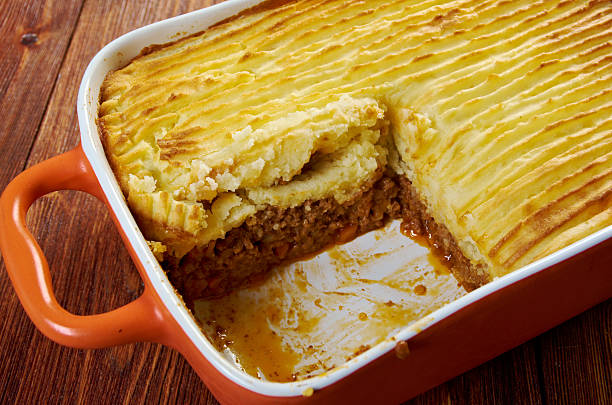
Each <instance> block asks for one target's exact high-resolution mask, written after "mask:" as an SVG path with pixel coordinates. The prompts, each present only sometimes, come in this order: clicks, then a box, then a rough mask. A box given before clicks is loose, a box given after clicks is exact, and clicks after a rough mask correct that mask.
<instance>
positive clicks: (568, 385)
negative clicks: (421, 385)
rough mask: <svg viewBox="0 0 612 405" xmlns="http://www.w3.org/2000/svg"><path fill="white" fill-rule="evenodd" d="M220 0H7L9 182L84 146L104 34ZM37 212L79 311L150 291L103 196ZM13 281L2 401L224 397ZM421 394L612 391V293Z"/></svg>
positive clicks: (174, 357)
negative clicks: (85, 83)
mask: <svg viewBox="0 0 612 405" xmlns="http://www.w3.org/2000/svg"><path fill="white" fill-rule="evenodd" d="M212 3H215V1H206V0H168V1H163V0H151V1H146V0H133V1H126V2H121V1H112V0H30V1H21V0H4V1H2V2H1V3H0V18H1V21H2V25H1V27H0V34H1V37H2V39H3V44H2V47H1V48H0V55H1V58H0V117H1V118H0V151H1V152H0V156H1V159H0V190H2V189H4V187H5V186H6V184H8V182H9V181H10V180H11V179H12V178H13V177H14V176H15V175H16V174H18V173H19V172H20V171H22V170H23V169H25V168H27V167H29V166H31V165H34V164H36V163H38V162H41V161H42V160H45V159H48V158H50V157H52V156H55V155H57V154H59V153H61V152H65V151H67V150H69V149H71V148H72V147H74V146H76V145H77V143H78V139H79V131H78V124H77V117H76V108H75V105H76V96H77V90H78V85H79V82H80V79H81V76H82V75H83V72H84V70H85V68H86V66H87V64H88V62H89V60H90V59H91V58H92V57H93V56H94V55H95V53H96V52H97V51H98V50H99V49H100V48H102V46H104V45H105V44H106V43H108V42H109V41H111V40H112V39H113V38H115V37H117V36H119V35H121V34H123V33H125V32H127V31H130V30H132V29H134V28H137V27H140V26H142V25H145V24H149V23H152V22H154V21H157V20H161V19H164V18H167V17H171V16H174V15H178V14H182V13H185V12H188V11H191V10H195V9H198V8H202V7H205V6H208V5H210V4H212ZM28 222H29V225H30V227H31V229H32V231H33V233H34V234H35V235H36V237H37V238H38V240H39V241H40V243H41V246H42V248H43V250H44V251H45V253H46V254H47V258H48V261H49V263H50V266H51V268H52V273H53V283H54V286H55V289H56V292H57V295H58V299H59V300H60V302H61V304H63V305H64V306H65V307H66V308H67V309H68V310H70V311H73V312H74V313H77V314H93V313H99V312H103V311H107V310H110V309H112V308H115V307H117V306H119V305H123V304H125V303H127V302H129V301H131V300H133V299H134V298H135V297H137V296H138V294H139V293H140V291H141V288H142V285H141V282H140V279H139V277H138V274H137V272H136V271H135V268H134V266H133V265H132V263H131V261H130V258H129V257H128V255H127V253H126V251H125V249H124V248H123V246H122V242H121V241H120V239H119V236H118V233H117V231H116V230H115V229H114V226H113V225H112V223H111V220H110V218H109V215H108V213H107V212H106V209H105V208H104V207H103V206H102V204H101V203H99V202H98V201H96V200H95V199H94V198H93V197H90V196H87V195H85V194H82V193H76V192H62V193H54V194H52V195H49V196H48V197H45V198H44V199H41V200H39V201H38V202H37V203H36V204H35V205H34V207H33V208H32V210H31V211H30V213H29V216H28ZM0 232H1V230H0ZM611 276H612V275H611ZM0 292H1V296H2V297H3V298H4V299H3V300H2V301H1V302H0V332H1V333H0V403H3V404H4V403H18V404H39V403H47V404H59V403H61V404H73V403H86V404H95V403H107V404H117V403H147V404H150V403H178V404H187V403H193V404H205V403H206V404H214V403H216V401H215V399H214V398H213V397H212V396H211V395H210V393H209V392H208V391H207V389H206V387H205V386H204V384H202V382H201V381H200V380H199V379H198V377H197V376H196V374H195V373H194V372H193V371H192V370H191V368H190V367H189V365H188V364H187V363H186V362H185V360H183V358H182V357H181V356H179V355H178V354H177V353H176V352H174V351H172V350H170V349H168V348H165V347H162V346H159V345H155V344H147V343H142V344H135V345H129V346H125V347H117V348H113V349H107V350H74V349H69V348H65V347H61V346H59V345H57V344H55V343H53V342H51V341H50V340H48V339H46V338H45V337H43V336H42V335H41V334H40V333H39V332H38V331H37V330H36V329H35V328H34V326H33V325H32V323H31V322H30V321H29V319H28V318H27V317H26V315H25V313H24V312H23V310H22V308H21V306H20V304H19V302H18V300H17V298H16V296H15V293H14V291H13V289H12V287H11V284H10V282H9V280H8V277H7V275H6V272H5V271H4V264H3V263H2V262H0ZM409 403H411V404H421V403H433V404H438V403H445V404H446V403H448V404H492V403H509V404H522V403H534V404H560V403H576V404H597V403H598V404H610V403H612V300H608V301H607V302H605V303H602V304H600V305H599V306H597V307H595V308H593V309H591V310H589V311H587V312H586V313H584V314H582V315H580V316H578V317H576V318H574V319H572V320H570V321H568V322H566V323H565V324H563V325H561V326H559V327H557V328H555V329H553V330H551V331H549V332H547V333H545V334H543V335H542V336H539V337H537V338H536V339H533V340H532V341H530V342H528V343H526V344H524V345H522V346H520V347H518V348H516V349H514V350H512V351H510V352H508V353H506V354H504V355H502V356H500V357H498V358H496V359H494V360H493V361H490V362H489V363H486V364H484V365H482V366H480V367H478V368H477V369H475V370H472V371H470V372H468V373H466V374H464V375H462V376H459V377H457V378H455V379H454V380H451V381H449V382H447V383H445V384H443V385H441V386H439V387H437V388H435V389H433V390H431V391H429V392H427V393H425V394H423V395H421V396H419V397H418V398H415V399H413V400H412V401H410V402H409Z"/></svg>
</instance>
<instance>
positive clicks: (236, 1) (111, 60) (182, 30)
mask: <svg viewBox="0 0 612 405" xmlns="http://www.w3.org/2000/svg"><path fill="white" fill-rule="evenodd" d="M259 2H260V0H229V1H227V2H224V3H222V4H218V5H215V6H212V7H209V8H206V9H202V10H199V11H195V12H192V13H189V14H185V15H181V16H178V17H174V18H170V19H167V20H164V21H161V22H158V23H155V24H152V25H149V26H146V27H143V28H140V29H137V30H135V31H132V32H130V33H127V34H125V35H123V36H121V37H120V38H118V39H116V40H114V41H113V42H111V43H110V44H108V45H107V46H105V47H104V48H103V49H102V50H101V51H100V52H99V53H98V54H97V55H96V56H95V57H94V58H93V59H92V61H91V62H90V64H89V66H88V68H87V70H86V72H85V75H84V76H83V80H82V82H81V86H80V89H79V95H78V101H77V109H78V117H79V126H80V129H81V142H82V146H83V150H84V151H85V154H86V155H87V158H88V160H89V161H90V163H91V165H92V167H93V169H94V172H95V174H96V176H97V178H98V180H99V182H100V184H101V186H102V189H103V190H104V192H105V194H106V196H107V198H108V200H109V203H110V205H111V207H112V209H113V211H114V212H115V214H116V216H117V219H118V220H119V223H120V224H121V226H122V228H123V230H124V231H125V234H126V235H127V237H128V239H129V241H130V243H131V244H132V246H133V247H134V250H135V252H136V254H137V255H138V258H139V260H140V261H141V262H142V264H143V265H144V268H145V269H146V272H147V275H148V277H149V279H150V281H151V283H152V285H153V287H154V288H155V290H156V291H157V293H158V294H159V296H160V297H161V299H162V301H163V302H164V303H165V305H166V307H167V308H168V310H169V311H170V313H171V314H172V315H173V316H174V318H175V319H176V320H177V322H178V323H179V324H180V326H181V327H182V328H183V330H184V331H185V333H186V334H187V335H188V336H189V338H190V339H191V340H192V341H193V342H194V344H195V345H196V347H197V348H198V349H199V350H200V352H201V353H202V355H203V356H204V357H205V358H206V359H207V360H208V361H209V362H210V363H212V364H213V365H214V366H215V367H216V368H217V369H218V370H219V371H220V372H221V373H222V374H223V375H224V376H226V377H227V378H229V379H230V380H232V381H234V382H235V383H237V384H239V385H241V386H243V387H245V388H247V389H250V390H252V391H254V392H257V393H259V394H263V395H269V396H279V397H282V396H298V395H301V394H302V392H303V391H304V390H305V389H306V388H309V387H311V388H314V389H315V390H316V389H321V388H323V387H325V386H328V385H330V384H332V383H334V382H336V381H338V380H340V379H341V378H343V377H345V376H347V375H348V374H350V373H352V372H354V371H355V370H357V369H358V368H360V367H362V366H363V365H365V364H367V363H369V362H371V361H373V360H375V359H376V358H378V357H380V356H382V355H383V354H385V353H387V352H388V351H390V350H392V349H393V347H394V346H395V342H396V341H398V340H408V339H410V338H411V337H413V336H414V335H416V334H417V333H419V332H420V331H422V330H424V329H425V328H427V327H430V326H431V325H433V324H435V323H437V322H439V321H440V320H442V319H444V318H446V317H448V316H450V315H452V314H453V313H455V312H457V311H458V310H460V309H461V308H463V307H465V306H467V305H469V304H470V303H472V302H474V301H477V300H479V299H481V298H483V297H484V296H487V295H489V294H491V293H493V292H495V291H497V290H499V289H502V288H504V287H506V286H507V285H509V284H512V283H514V282H517V281H518V280H521V279H523V278H525V277H528V276H530V275H532V274H534V273H537V272H539V271H541V270H543V269H545V268H547V267H550V266H552V265H554V264H556V263H558V262H560V261H563V260H565V259H567V258H569V257H571V256H574V255H576V254H578V253H580V252H582V251H584V250H586V249H588V248H590V247H591V246H594V245H596V244H598V243H600V242H602V241H604V240H606V239H608V238H610V237H612V227H608V228H606V229H603V230H601V231H599V232H596V233H594V234H592V235H590V236H589V237H587V238H585V239H583V240H581V241H579V242H576V243H574V244H573V245H571V246H568V247H567V248H565V249H562V250H560V251H558V252H556V253H554V254H552V255H550V256H548V257H546V258H544V259H542V260H539V261H537V262H534V263H532V264H530V265H528V266H525V267H524V268H522V269H520V270H517V271H515V272H513V273H511V274H508V275H506V276H504V277H501V278H499V279H497V280H495V281H493V282H491V283H489V284H487V285H485V286H484V287H481V288H479V289H477V290H476V291H473V292H471V293H469V294H467V295H465V296H463V297H461V298H459V299H458V300H456V301H453V302H452V303H450V304H448V305H446V306H444V307H442V308H441V309H439V310H437V311H435V312H433V313H432V314H430V315H429V316H427V317H425V318H423V319H422V320H421V321H419V322H416V323H415V324H412V325H410V326H408V327H406V328H404V329H402V330H401V331H399V332H398V333H397V334H396V335H394V336H393V337H392V338H390V339H387V340H385V341H383V342H381V343H380V344H378V345H376V346H375V347H373V348H371V349H370V350H368V351H366V352H364V353H363V354H361V355H359V356H357V357H355V358H353V359H352V360H350V361H348V362H347V363H345V364H344V365H343V366H341V367H338V368H336V369H334V370H332V371H331V372H329V373H325V374H323V375H320V376H316V377H312V378H309V379H306V380H302V381H298V382H291V383H273V382H268V381H262V380H259V379H257V378H254V377H252V376H250V375H248V374H246V373H244V372H242V371H240V370H239V369H238V368H236V367H235V366H234V364H232V363H231V362H230V361H229V360H228V359H227V358H226V357H224V356H223V355H222V354H221V353H219V352H218V351H217V350H216V349H215V348H214V347H213V346H212V345H211V343H210V342H209V341H208V339H207V338H206V337H205V336H204V334H203V333H202V331H201V330H200V328H199V327H198V325H197V324H196V323H195V322H194V320H193V318H192V317H191V316H190V314H189V313H188V312H187V310H186V309H185V308H184V306H183V305H182V303H181V300H180V298H179V297H177V295H176V294H175V293H174V290H173V289H172V287H171V286H170V283H169V281H168V279H167V277H166V275H165V273H164V272H163V270H162V269H161V267H160V266H159V264H158V263H157V261H156V260H155V258H154V257H153V254H152V253H151V251H150V250H149V248H148V246H147V244H146V242H145V239H144V237H143V236H142V234H141V233H140V230H139V229H138V226H137V225H136V222H135V221H134V219H133V217H132V215H131V214H130V211H129V209H128V207H127V205H126V203H125V200H124V198H123V195H122V193H121V190H120V189H119V186H118V184H117V182H116V180H115V178H114V175H113V173H112V171H111V169H110V166H109V165H108V162H107V161H106V158H105V155H104V150H103V148H102V144H101V142H100V138H99V135H98V131H97V126H96V116H97V109H98V95H99V88H100V86H101V84H102V81H103V80H104V77H105V76H106V74H107V73H108V72H109V71H111V70H114V69H116V68H118V67H121V66H123V65H125V64H126V63H127V62H129V61H130V60H131V59H132V58H134V57H135V56H136V55H138V53H139V52H140V51H141V49H142V48H144V47H146V46H148V45H151V44H162V43H166V42H170V41H173V40H176V39H177V38H178V36H182V35H189V34H192V33H195V32H199V31H202V30H204V29H205V28H207V27H208V26H210V25H212V24H214V23H216V22H219V21H221V20H223V19H225V18H228V17H230V16H232V15H235V14H236V13H238V12H239V11H241V10H243V9H246V8H248V7H250V6H252V5H254V4H257V3H259ZM406 361H410V360H409V359H407V360H406Z"/></svg>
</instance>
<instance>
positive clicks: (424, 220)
mask: <svg viewBox="0 0 612 405" xmlns="http://www.w3.org/2000/svg"><path fill="white" fill-rule="evenodd" d="M400 218H402V219H403V220H404V223H405V224H406V225H407V226H408V227H410V229H411V230H412V231H414V232H416V233H417V234H420V235H422V236H425V237H426V238H427V239H428V240H429V241H430V243H431V244H432V247H433V248H434V251H435V253H436V254H438V255H439V256H440V257H441V258H443V259H444V260H446V262H447V264H448V265H449V267H450V269H451V270H452V271H453V273H454V275H455V276H456V277H457V279H458V280H459V282H460V283H461V284H463V285H464V287H465V288H466V289H468V290H471V289H474V288H477V287H479V286H480V285H482V284H484V283H486V282H487V281H488V280H487V279H486V276H482V274H486V272H483V271H482V269H479V268H477V266H474V265H472V263H471V262H470V261H469V260H468V259H466V258H465V256H463V254H462V253H461V251H460V249H459V247H458V246H457V244H456V242H455V240H454V238H453V237H452V236H451V234H450V233H449V232H448V230H447V229H446V227H444V226H442V225H438V224H437V223H436V222H435V221H434V220H433V218H432V217H431V216H430V215H428V214H427V210H426V207H425V206H424V205H423V203H421V201H420V200H419V198H418V197H417V194H416V192H415V190H414V188H413V187H412V184H411V183H410V181H409V180H407V179H406V178H400V177H397V176H396V175H394V174H391V173H385V174H383V175H382V176H381V175H380V174H379V175H378V176H377V178H375V179H373V180H372V181H371V182H369V183H368V184H366V185H365V186H364V187H363V188H362V190H361V191H360V192H359V193H358V194H357V195H356V196H355V197H353V198H352V199H351V200H350V201H348V202H345V203H344V204H339V203H338V202H337V201H336V200H335V199H334V198H326V199H323V200H318V201H306V202H305V203H303V204H302V205H300V206H298V207H295V208H279V207H272V206H268V207H267V208H265V209H263V210H261V211H259V212H258V213H257V214H255V215H254V216H252V217H250V218H248V219H247V220H246V221H245V222H244V223H243V224H242V225H241V226H240V227H238V228H235V229H233V230H231V231H230V232H228V233H227V234H226V236H225V238H223V239H217V240H215V241H212V242H210V243H209V244H208V245H206V246H203V247H197V248H194V249H193V250H191V251H190V252H189V253H187V255H185V256H184V257H183V258H182V259H181V260H180V261H170V260H168V261H166V262H164V263H163V267H164V269H166V270H167V272H168V277H169V278H170V281H171V282H172V283H173V285H174V286H175V287H176V288H177V290H178V291H179V292H180V293H181V294H182V295H183V298H184V300H185V302H186V303H187V304H188V305H191V304H192V303H193V301H194V300H196V299H199V298H208V297H214V296H220V295H224V294H226V293H228V292H230V291H232V290H234V289H236V288H238V287H240V286H241V285H243V284H245V283H248V282H249V281H253V280H256V279H258V278H261V277H262V276H264V275H265V274H267V273H268V272H269V271H270V270H271V269H272V268H273V267H275V266H278V265H279V264H282V263H287V262H292V261H295V260H299V259H302V258H304V257H307V256H310V255H312V254H314V253H317V252H319V251H321V250H323V249H324V248H326V247H328V246H330V245H333V244H337V243H344V242H347V241H349V240H351V239H353V238H354V237H356V236H359V235H361V234H363V233H366V232H369V231H371V230H374V229H377V228H381V227H382V226H384V225H385V223H386V222H387V221H389V220H391V219H400Z"/></svg>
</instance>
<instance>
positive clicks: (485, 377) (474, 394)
mask: <svg viewBox="0 0 612 405" xmlns="http://www.w3.org/2000/svg"><path fill="white" fill-rule="evenodd" d="M536 359H537V347H536V342H535V341H530V342H528V343H525V344H524V345H522V346H520V347H517V348H516V349H514V350H511V351H509V352H507V353H504V354H503V355H501V356H499V357H497V358H495V359H493V360H491V361H489V362H488V363H485V364H483V365H481V366H479V367H477V368H475V369H473V370H471V371H468V372H467V373H465V374H463V375H461V376H459V377H457V378H455V379H453V380H451V381H449V382H447V383H445V384H442V385H440V386H438V387H436V388H434V389H432V390H430V391H428V392H426V393H424V394H422V395H420V396H418V397H417V398H415V399H413V400H411V401H408V402H407V403H406V405H408V404H409V405H426V404H457V405H458V404H465V405H469V404H537V405H539V404H541V403H542V402H541V394H540V385H539V379H538V367H537V361H536Z"/></svg>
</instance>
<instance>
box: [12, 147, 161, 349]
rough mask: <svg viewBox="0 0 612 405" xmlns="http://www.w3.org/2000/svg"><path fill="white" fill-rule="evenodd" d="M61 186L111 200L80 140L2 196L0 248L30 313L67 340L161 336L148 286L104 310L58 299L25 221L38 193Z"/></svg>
mask: <svg viewBox="0 0 612 405" xmlns="http://www.w3.org/2000/svg"><path fill="white" fill-rule="evenodd" d="M59 190H78V191H84V192H86V193H89V194H91V195H93V196H95V197H97V198H98V199H99V200H101V201H103V202H104V203H107V201H106V197H105V196H104V193H103V192H102V189H101V187H100V185H99V184H98V181H97V178H96V176H95V174H94V173H93V170H92V168H91V166H90V165H89V162H88V161H87V158H86V157H85V154H84V153H83V151H82V149H81V147H80V145H79V146H77V147H76V148H75V149H73V150H71V151H69V152H66V153H64V154H62V155H59V156H56V157H53V158H51V159H49V160H46V161H44V162H42V163H40V164H38V165H36V166H33V167H31V168H29V169H27V170H25V171H24V172H23V173H21V174H19V175H18V176H17V177H16V178H15V179H14V180H13V181H12V182H11V183H10V184H9V185H8V186H7V187H6V189H5V190H4V192H3V193H2V196H1V197H0V229H2V231H1V232H0V250H2V254H3V256H4V262H5V264H6V269H7V271H8V274H9V277H10V278H11V281H12V282H13V286H14V288H15V290H16V292H17V295H18V297H19V300H20V301H21V304H22V305H23V307H24V309H25V311H26V312H27V314H28V316H29V317H30V319H31V320H32V322H34V324H35V325H36V327H37V328H38V329H39V330H40V331H41V332H42V333H43V334H45V335H46V336H47V337H49V338H50V339H52V340H55V341H56V342H58V343H60V344H64V345H66V346H72V347H79V348H100V347H108V346H114V345H118V344H124V343H130V342H135V341H145V340H146V341H155V340H157V339H156V338H157V337H158V335H159V334H160V332H161V330H162V329H163V328H162V326H161V325H162V318H163V315H162V313H161V312H160V311H159V310H158V308H157V306H156V304H155V303H156V300H155V299H154V295H153V293H152V291H151V287H149V286H145V290H144V293H143V294H142V295H141V296H140V297H139V298H137V299H136V300H135V301H132V302H131V303H129V304H127V305H125V306H123V307H120V308H117V309H115V310H112V311H110V312H106V313H103V314H97V315H89V316H80V315H74V314H72V313H70V312H68V311H66V310H65V309H64V308H62V307H61V306H60V305H59V303H58V302H57V300H56V298H55V294H54V293H53V287H52V285H51V275H50V273H49V265H48V264H47V260H46V259H45V256H44V254H43V252H42V250H41V248H40V246H39V245H38V243H37V242H36V240H35V239H34V237H33V236H32V234H31V233H30V231H28V229H27V227H26V214H27V211H28V209H29V208H30V206H31V205H32V204H33V203H34V201H36V199H38V198H40V197H42V196H44V195H46V194H48V193H51V192H53V191H59ZM107 206H108V204H107Z"/></svg>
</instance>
